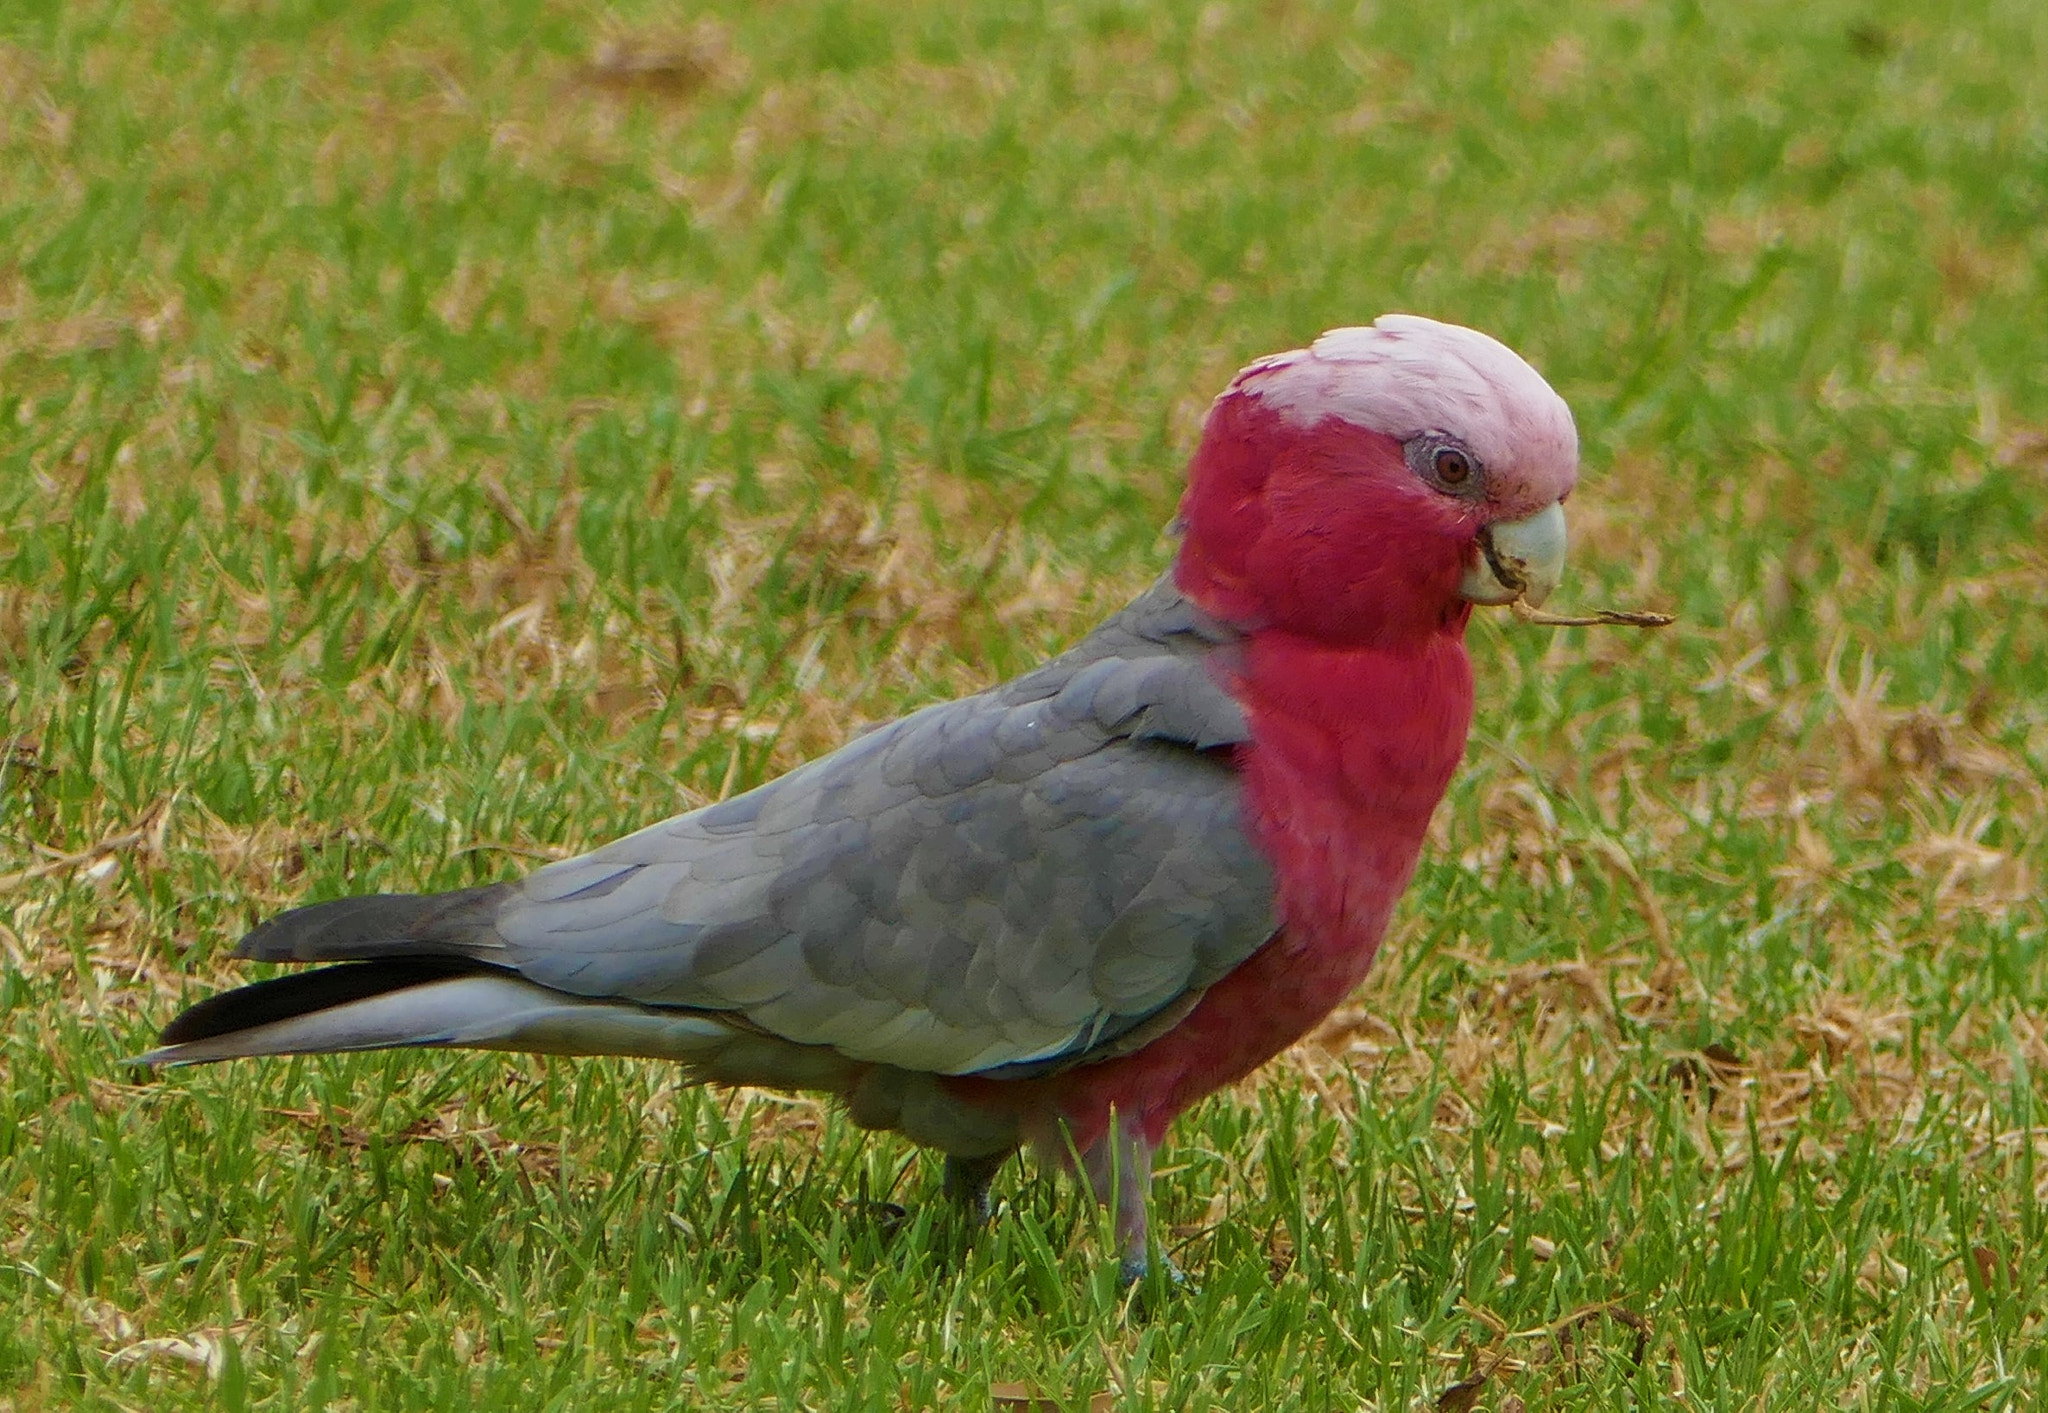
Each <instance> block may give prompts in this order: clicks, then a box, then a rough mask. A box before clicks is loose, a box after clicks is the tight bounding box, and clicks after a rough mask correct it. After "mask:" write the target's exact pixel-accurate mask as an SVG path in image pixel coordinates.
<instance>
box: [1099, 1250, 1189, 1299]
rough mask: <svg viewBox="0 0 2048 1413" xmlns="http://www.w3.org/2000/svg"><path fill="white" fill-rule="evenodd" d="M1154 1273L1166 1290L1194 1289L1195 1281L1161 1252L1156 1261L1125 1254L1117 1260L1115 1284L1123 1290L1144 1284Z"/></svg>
mask: <svg viewBox="0 0 2048 1413" xmlns="http://www.w3.org/2000/svg"><path fill="white" fill-rule="evenodd" d="M1154 1275H1157V1276H1158V1277H1159V1279H1160V1281H1161V1282H1162V1283H1163V1284H1164V1285H1165V1286H1166V1288H1167V1289H1168V1290H1173V1291H1188V1292H1192V1291H1193V1290H1194V1289H1195V1283H1194V1281H1193V1280H1191V1279H1190V1278H1189V1276H1188V1273H1187V1272H1186V1271H1183V1270H1182V1269H1181V1268H1180V1267H1179V1266H1176V1265H1175V1264H1174V1263H1173V1258H1172V1257H1171V1256H1168V1255H1166V1254H1165V1253H1163V1252H1162V1253H1161V1254H1160V1257H1159V1259H1158V1260H1157V1261H1153V1260H1149V1259H1147V1258H1146V1257H1144V1256H1126V1257H1124V1258H1123V1260H1121V1261H1119V1262H1117V1266H1116V1280H1117V1284H1118V1285H1119V1286H1122V1287H1123V1288H1124V1289H1125V1290H1129V1289H1130V1288H1131V1287H1133V1286H1138V1285H1143V1284H1145V1282H1146V1281H1147V1280H1149V1279H1151V1277H1153V1276H1154Z"/></svg>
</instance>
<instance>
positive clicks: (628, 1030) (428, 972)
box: [136, 957, 870, 1091]
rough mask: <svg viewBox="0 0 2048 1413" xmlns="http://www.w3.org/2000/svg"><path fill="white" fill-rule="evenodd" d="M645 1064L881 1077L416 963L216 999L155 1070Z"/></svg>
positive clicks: (721, 1029)
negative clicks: (374, 1059)
mask: <svg viewBox="0 0 2048 1413" xmlns="http://www.w3.org/2000/svg"><path fill="white" fill-rule="evenodd" d="M412 1046H421V1047H449V1046H453V1047H461V1048H464V1049H475V1050H524V1051H530V1052H533V1053H536V1054H543V1055H637V1056H643V1057H645V1058H648V1059H657V1060H675V1061H679V1062H681V1063H682V1064H685V1065H687V1066H689V1067H690V1069H691V1070H692V1071H694V1072H695V1074H696V1076H697V1077H698V1078H700V1079H708V1080H717V1081H719V1082H722V1083H732V1084H766V1085H773V1086H779V1087H786V1088H794V1089H824V1090H839V1091H843V1090H845V1089H846V1088H847V1087H849V1086H850V1085H851V1084H852V1083H854V1082H855V1081H856V1080H857V1079H858V1077H859V1076H860V1075H861V1074H862V1073H864V1072H865V1071H866V1070H867V1069H869V1068H870V1067H869V1066H867V1065H863V1064H860V1063H858V1062H856V1061H852V1060H848V1059H847V1058H846V1057H845V1056H843V1055H840V1054H839V1053H838V1052H836V1051H834V1050H830V1049H827V1048H825V1047H823V1046H817V1045H796V1044H792V1043H790V1042H789V1041H786V1040H780V1039H777V1038H775V1037H773V1036H769V1035H764V1034H761V1033H760V1032H758V1031H755V1030H751V1029H748V1028H746V1027H745V1025H744V1023H743V1022H737V1021H734V1020H729V1019H725V1018H721V1017H720V1016H718V1015H716V1014H715V1013H712V1012H708V1011H691V1010H683V1009H679V1008H674V1007H659V1006H641V1005H637V1004H635V1003H633V1002H631V1001H620V1000H602V999H592V998H589V997H583V996H571V995H568V994H566V993H564V992H560V991H555V990H553V989H551V988H549V987H546V986H539V985H536V984H535V983H533V982H531V981H527V980H524V979H523V978H521V977H520V976H519V975H518V973H516V972H512V971H508V970H506V969H505V968H503V967H494V966H488V965H485V964H483V963H480V962H465V961H463V960H461V959H459V958H445V957H414V958H405V959H401V960H392V961H381V962H360V963H354V964H351V965H347V966H338V967H327V968H323V969H322V970H319V971H312V972H303V973H300V974H297V975H293V976H280V977H275V978H273V979H271V980H269V981H259V982H257V983H256V984H254V985H253V986H244V987H241V988H240V989H238V990H235V991H227V992H223V993H222V994H220V995H218V996H212V997H209V998H207V999H206V1000H204V1001H201V1002H200V1003H199V1004H198V1005H196V1006H194V1007H193V1008H192V1009H191V1010H189V1011H186V1012H185V1013H184V1014H183V1015H180V1016H178V1017H177V1018H176V1019H174V1020H173V1021H172V1022H171V1023H170V1024H169V1025H167V1026H165V1027H164V1031H163V1036H162V1044H160V1045H159V1046H158V1047H157V1048H156V1049H154V1050H151V1051H150V1052H149V1053H147V1054H145V1055H139V1056H137V1057H136V1063H138V1064H144V1065H196V1064H205V1063H207V1062H209V1061H214V1060H232V1059H239V1058H243V1057H245V1056H255V1055H314V1054H334V1053H340V1052H345V1051H352V1050H384V1049H392V1048H397V1047H412Z"/></svg>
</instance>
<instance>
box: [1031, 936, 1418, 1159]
mask: <svg viewBox="0 0 2048 1413" xmlns="http://www.w3.org/2000/svg"><path fill="white" fill-rule="evenodd" d="M1376 921H1381V920H1376ZM1381 931H1382V926H1379V925H1375V926H1372V927H1370V928H1369V929H1360V930H1358V931H1357V932H1354V933H1353V934H1352V939H1351V945H1342V944H1336V943H1330V942H1324V943H1318V941H1317V940H1316V939H1315V937H1314V936H1313V934H1309V935H1305V936H1304V935H1302V934H1299V933H1289V934H1283V935H1281V936H1279V937H1276V938H1275V939H1274V940H1273V941H1272V942H1271V943H1270V944H1268V945H1267V946H1266V947H1264V948H1262V949H1260V951H1259V952H1258V953H1257V954H1256V955H1254V956H1253V957H1252V958H1251V959H1250V960H1249V961H1247V962H1246V963H1245V964H1244V965H1242V966H1240V967H1239V968H1237V970H1235V971H1233V972H1232V973H1230V975H1228V976H1226V977H1225V978H1223V980H1221V981H1219V982H1218V983H1217V984H1216V985H1215V986H1213V987H1211V988H1210V989H1209V991H1208V993H1207V994H1206V995H1204V996H1203V997H1202V1000H1201V1001H1200V1002H1199V1003H1198V1004H1197V1005H1196V1006H1195V1008H1194V1010H1192V1011H1190V1012H1189V1013H1188V1016H1187V1018H1186V1019H1185V1020H1183V1021H1182V1022H1181V1023H1180V1024H1179V1025H1177V1026H1175V1027H1174V1028H1173V1029H1172V1030H1170V1031H1168V1032H1167V1033H1166V1034H1165V1035H1162V1036H1160V1037H1159V1038H1158V1039H1157V1040H1155V1041H1153V1042H1152V1043H1151V1044H1149V1045H1147V1046H1146V1047H1145V1048H1144V1049H1142V1050H1139V1051H1137V1052H1135V1053H1133V1054H1130V1055H1123V1056H1119V1057H1118V1058H1116V1059H1113V1060H1105V1061H1102V1062H1100V1063H1098V1064H1091V1065H1083V1066H1078V1067H1076V1068H1074V1069H1071V1070H1067V1071H1065V1072H1063V1073H1061V1074H1057V1075H1052V1076H1049V1077H1048V1078H1046V1079H1045V1080H1042V1081H1037V1082H1036V1084H1037V1085H1038V1086H1039V1087H1040V1089H1039V1095H1038V1096H1037V1097H1039V1098H1040V1100H1041V1103H1040V1104H1038V1105H1034V1106H1032V1107H1034V1108H1036V1109H1037V1110H1038V1112H1037V1113H1036V1114H1034V1115H1032V1116H1031V1118H1030V1119H1027V1121H1026V1125H1025V1128H1026V1132H1027V1134H1029V1136H1031V1137H1034V1138H1035V1139H1037V1140H1038V1141H1039V1142H1040V1143H1041V1144H1044V1143H1046V1142H1048V1141H1050V1142H1052V1143H1053V1144H1055V1145H1057V1146H1059V1147H1064V1144H1065V1142H1066V1141H1071V1142H1072V1143H1073V1144H1074V1145H1075V1146H1076V1147H1077V1148H1080V1149H1086V1148H1087V1147H1088V1145H1089V1144H1091V1143H1093V1142H1094V1141H1095V1139H1096V1138H1097V1137H1098V1136H1100V1135H1101V1134H1102V1133H1103V1132H1104V1131H1105V1130H1106V1129H1107V1128H1108V1125H1109V1116H1110V1111H1111V1109H1115V1110H1116V1111H1118V1112H1119V1113H1122V1114H1125V1115H1136V1116H1139V1117H1141V1118H1142V1121H1143V1124H1144V1128H1145V1132H1146V1134H1147V1136H1148V1137H1149V1138H1150V1139H1151V1140H1152V1141H1153V1142H1155V1143H1156V1142H1158V1141H1159V1139H1160V1138H1161V1136H1162V1135H1163V1134H1164V1133H1165V1131H1166V1128H1167V1125H1168V1124H1170V1123H1171V1122H1172V1121H1173V1120H1174V1118H1175V1117H1176V1116H1178V1115H1179V1114H1180V1113H1182V1112H1183V1111H1184V1110H1186V1109H1187V1108H1189V1107H1190V1106H1191V1105H1193V1104H1194V1103H1196V1102H1197V1101H1198V1100H1200V1099H1202V1098H1203V1097H1204V1096H1205V1095H1208V1094H1211V1093H1213V1092H1214V1091H1216V1090H1218V1089H1221V1088H1223V1087H1224V1086H1225V1085H1229V1084H1234V1083H1236V1082H1237V1081H1238V1080H1240V1079H1243V1078H1244V1077H1245V1076H1246V1075H1248V1074H1250V1073H1251V1072H1252V1071H1253V1070H1256V1069H1257V1068H1258V1067H1259V1066H1260V1065H1263V1064H1264V1063H1265V1062H1266V1061H1268V1060H1270V1059H1272V1058H1273V1057H1274V1056H1275V1055H1277V1054H1279V1053H1280V1052H1281V1051H1282V1050H1285V1049H1286V1048H1287V1047H1288V1046H1290V1045H1292V1044H1293V1043H1294V1042H1295V1041H1297V1040H1299V1039H1301V1038H1302V1037H1303V1036H1304V1035H1306V1034H1308V1033H1309V1031H1311V1030H1313V1029H1314V1028H1315V1027H1316V1025H1317V1024H1318V1023H1319V1022H1320V1021H1321V1020H1322V1019H1323V1018H1324V1017H1325V1016H1327V1015H1329V1014H1330V1012H1331V1011H1333V1010H1335V1009H1336V1007H1337V1006H1338V1005H1339V1004H1340V1003H1341V1002H1342V1001H1343V1000H1344V999H1345V998H1346V997H1347V996H1349V995H1350V994H1351V992H1352V991H1353V990H1355V989H1356V988H1357V986H1358V983H1359V982H1360V981H1361V980H1363V979H1364V977H1365V973H1366V971H1367V970H1368V969H1369V968H1370V967H1371V966H1372V959H1373V954H1374V952H1375V951H1377V949H1378V942H1379V936H1380V933H1381ZM1031 1119H1036V1120H1037V1121H1038V1122H1037V1123H1036V1124H1034V1123H1032V1122H1031ZM1056 1126H1063V1127H1064V1130H1065V1135H1064V1136H1062V1135H1060V1134H1058V1133H1056V1132H1054V1131H1052V1130H1053V1129H1054V1128H1055V1127H1056ZM1040 1127H1042V1128H1044V1129H1045V1130H1046V1131H1043V1132H1038V1133H1031V1132H1030V1130H1032V1129H1033V1128H1040Z"/></svg>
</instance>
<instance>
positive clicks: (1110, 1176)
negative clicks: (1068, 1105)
mask: <svg viewBox="0 0 2048 1413" xmlns="http://www.w3.org/2000/svg"><path fill="white" fill-rule="evenodd" d="M1081 1168H1082V1171H1084V1172H1085V1173H1087V1174H1088V1184H1089V1186H1090V1187H1092V1188H1094V1189H1095V1200H1096V1201H1097V1202H1100V1203H1101V1204H1102V1205H1103V1206H1105V1207H1107V1208H1109V1214H1110V1220H1111V1222H1113V1223H1114V1224H1115V1227H1116V1240H1117V1247H1118V1249H1119V1250H1120V1251H1121V1252H1122V1253H1123V1256H1122V1260H1121V1262H1120V1263H1119V1267H1118V1269H1119V1272H1120V1274H1121V1275H1122V1276H1123V1280H1124V1284H1126V1285H1130V1284H1132V1283H1133V1282H1136V1281H1138V1280H1142V1279H1143V1278H1144V1275H1145V1272H1146V1270H1147V1269H1148V1268H1149V1267H1150V1265H1151V1229H1150V1227H1149V1226H1148V1225H1147V1224H1146V1216H1145V1209H1146V1201H1147V1198H1148V1197H1149V1195H1150V1193H1151V1188H1152V1143H1151V1140H1150V1139H1148V1138H1146V1137H1145V1130H1144V1126H1143V1124H1142V1123H1141V1122H1140V1121H1139V1120H1137V1119H1127V1118H1125V1117H1124V1116H1123V1115H1122V1114H1120V1113H1112V1114H1111V1115H1110V1118H1109V1131H1108V1132H1107V1133H1105V1134H1103V1135H1102V1137H1100V1138H1098V1139H1096V1140H1095V1142H1094V1143H1092V1144H1090V1145H1089V1146H1088V1151H1087V1152H1085V1153H1083V1154H1082V1155H1081ZM1169 1269H1170V1268H1169Z"/></svg>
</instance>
